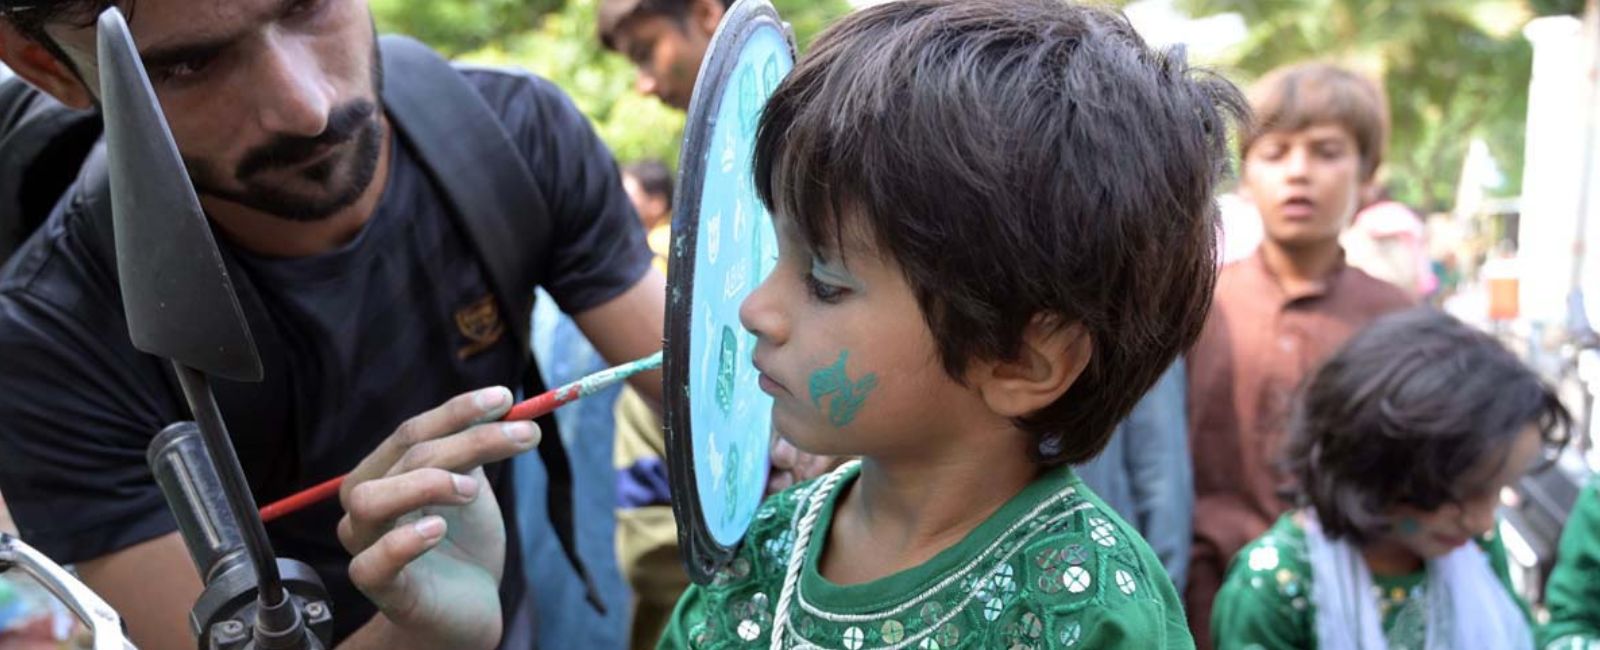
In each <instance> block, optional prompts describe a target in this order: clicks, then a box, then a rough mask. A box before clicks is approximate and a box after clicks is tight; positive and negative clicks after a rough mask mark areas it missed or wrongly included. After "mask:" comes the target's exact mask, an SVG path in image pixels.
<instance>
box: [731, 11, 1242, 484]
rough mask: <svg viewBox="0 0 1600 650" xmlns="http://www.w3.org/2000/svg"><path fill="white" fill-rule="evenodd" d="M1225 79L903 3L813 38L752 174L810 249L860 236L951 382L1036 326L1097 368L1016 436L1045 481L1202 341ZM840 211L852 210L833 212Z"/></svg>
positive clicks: (1227, 106)
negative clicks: (1075, 331)
mask: <svg viewBox="0 0 1600 650" xmlns="http://www.w3.org/2000/svg"><path fill="white" fill-rule="evenodd" d="M1245 112H1246V109H1245V107H1244V101H1243V98H1242V97H1241V96H1240V94H1239V92H1238V91H1237V90H1236V89H1235V88H1234V87H1233V86H1232V85H1231V84H1229V83H1228V82H1227V81H1225V80H1223V79H1221V78H1220V77H1217V76H1214V75H1210V74H1195V71H1194V70H1192V69H1191V68H1189V67H1188V66H1187V65H1186V64H1185V62H1184V57H1183V56H1182V54H1181V53H1177V52H1167V53H1157V52H1153V51H1151V50H1150V49H1149V48H1148V47H1146V46H1145V44H1144V42H1143V41H1142V40H1141V39H1140V37H1139V36H1138V34H1136V33H1135V32H1134V30H1133V28H1132V26H1130V25H1129V24H1128V21H1127V20H1126V19H1125V18H1123V17H1122V16H1121V15H1120V14H1118V13H1115V12H1113V11H1110V10H1106V9H1098V8H1091V7H1083V6H1077V5H1072V4H1068V3H1065V2H1062V1H1061V0H908V1H904V2H891V3H887V4H881V5H876V6H872V7H868V8H865V9H862V10H860V11H857V12H856V13H854V14H850V15H848V16H846V17H845V18H843V19H842V20H840V21H839V22H838V23H836V24H835V25H833V26H832V27H830V28H829V29H828V30H827V31H825V32H824V33H823V34H821V35H820V36H819V37H818V38H817V40H816V42H815V44H814V45H813V46H812V48H811V50H810V52H809V53H808V54H807V55H806V57H805V58H803V59H802V60H801V61H800V62H799V63H798V65H797V67H796V68H795V70H794V72H793V73H792V74H791V75H790V76H789V77H788V78H787V79H786V80H785V81H784V82H783V83H782V84H781V85H780V86H779V87H778V89H777V90H776V92H775V94H774V95H773V96H772V98H771V100H770V101H769V102H768V103H767V106H766V111H765V113H764V114H763V115H762V118H761V126H760V129H759V132H758V135H757V141H756V147H755V180H756V187H757V189H758V191H759V192H760V194H761V198H762V200H763V201H764V202H765V203H766V204H767V205H768V206H769V207H770V208H772V209H773V210H774V211H776V212H781V213H783V214H785V215H787V216H788V217H789V218H791V219H793V220H794V221H795V223H796V225H797V226H798V227H799V230H800V232H802V233H804V237H805V238H806V240H807V242H808V243H809V244H810V245H811V246H812V247H813V248H815V249H817V250H836V249H837V247H836V245H835V244H837V243H838V242H839V241H840V238H841V237H842V236H843V232H844V228H846V227H847V225H848V226H849V227H851V228H856V227H860V228H861V229H862V232H865V233H870V235H871V237H872V240H873V241H874V242H875V243H876V245H877V248H878V249H879V250H880V251H882V252H883V254H884V255H886V256H887V257H888V258H890V259H893V260H894V261H895V262H897V263H898V265H899V266H900V268H901V269H902V271H903V272H904V274H905V277H906V280H907V283H908V284H909V285H910V286H911V289H912V290H913V291H914V292H915V294H916V296H917V300H918V303H919V305H920V307H921V309H922V313H923V317H924V318H925V319H926V321H927V323H928V326H929V328H930V329H931V330H932V332H933V336H934V338H935V339H936V340H937V341H938V345H939V356H940V360H941V362H942V363H943V365H944V368H945V371H946V372H947V373H948V374H949V375H950V376H951V377H954V378H956V379H957V381H960V380H961V378H962V375H963V372H964V371H965V369H966V366H967V363H968V362H969V361H971V360H973V359H990V360H1002V359H1004V360H1010V359H1015V358H1017V356H1018V354H1019V353H1020V352H1021V349H1020V347H1021V343H1022V336H1023V333H1024V331H1025V329H1026V328H1027V327H1028V325H1029V323H1030V322H1032V321H1033V320H1034V319H1035V318H1036V317H1041V316H1042V317H1045V318H1047V319H1049V322H1051V323H1053V324H1055V325H1058V326H1064V325H1069V324H1072V323H1081V324H1082V326H1083V327H1084V328H1085V330H1086V331H1087V332H1088V333H1089V334H1090V336H1091V337H1092V342H1093V353H1092V356H1091V358H1090V360H1089V364H1088V366H1087V367H1086V368H1085V370H1084V372H1083V374H1082V375H1081V376H1080V377H1079V378H1078V380H1077V381H1076V382H1074V383H1073V384H1072V386H1071V387H1070V388H1068V389H1067V391H1066V393H1065V394H1064V395H1063V396H1062V397H1061V398H1060V399H1058V400H1057V401H1056V402H1055V403H1053V404H1051V405H1050V406H1048V407H1046V408H1044V409H1042V410H1040V411H1038V412H1036V413H1033V414H1031V415H1029V416H1027V417H1025V418H1022V419H1020V420H1019V421H1018V425H1019V426H1021V427H1022V428H1023V429H1024V430H1026V431H1028V432H1029V433H1030V434H1032V435H1033V436H1034V437H1035V440H1036V442H1037V443H1038V444H1037V445H1036V446H1035V450H1036V452H1035V460H1036V461H1038V462H1040V463H1042V464H1046V465H1055V464H1061V463H1078V462H1082V461H1085V460H1088V459H1090V458H1092V457H1094V455H1095V454H1097V453H1099V452H1100V450H1101V449H1102V448H1104V447H1105V444H1106V441H1107V440H1108V439H1109V437H1110V435H1111V431H1112V429H1113V428H1114V427H1115V425H1116V423H1117V422H1118V421H1120V420H1121V419H1122V418H1123V417H1124V416H1125V415H1126V414H1127V413H1128V411H1129V410H1131V409H1132V408H1133V405H1134V404H1135V403H1136V402H1137V401H1138V400H1139V398H1140V396H1141V395H1142V394H1143V393H1144V392H1145V391H1146V390H1147V389H1148V388H1149V387H1150V386H1151V385H1152V384H1153V383H1154V382H1155V380H1156V379H1157V377H1158V376H1159V375H1160V374H1161V372H1162V371H1163V370H1165V369H1166V368H1167V366H1168V365H1169V364H1171V363H1172V361H1173V359H1174V358H1176V357H1177V355H1178V354H1179V353H1180V352H1181V351H1182V350H1184V349H1186V348H1188V346H1189V345H1190V344H1191V343H1192V342H1193V340H1194V338H1195V337H1196V336H1197V335H1198V333H1199V331H1200V327H1201V325H1202V324H1203V323H1204V320H1205V313H1206V309H1207V307H1208V306H1209V305H1210V302H1211V285H1212V281H1213V279H1214V276H1215V273H1216V259H1215V257H1216V242H1215V236H1214V234H1215V231H1214V228H1215V220H1216V206H1215V202H1214V201H1213V197H1212V192H1213V189H1214V188H1215V187H1216V184H1217V182H1218V180H1219V178H1220V176H1221V175H1222V173H1223V171H1224V169H1225V167H1226V160H1227V156H1228V154H1227V140H1226V138H1227V126H1228V124H1227V123H1228V121H1229V119H1230V118H1232V119H1241V118H1242V117H1243V115H1244V114H1245ZM843 215H848V216H843Z"/></svg>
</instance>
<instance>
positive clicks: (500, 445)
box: [389, 420, 542, 476]
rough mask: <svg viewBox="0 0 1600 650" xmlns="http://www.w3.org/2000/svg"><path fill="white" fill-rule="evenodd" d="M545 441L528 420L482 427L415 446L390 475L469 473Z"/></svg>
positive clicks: (405, 454) (395, 465)
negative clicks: (442, 471)
mask: <svg viewBox="0 0 1600 650" xmlns="http://www.w3.org/2000/svg"><path fill="white" fill-rule="evenodd" d="M541 437H542V436H541V434H540V431H539V425H537V424H534V423H533V422H528V421H525V420H524V421H514V422H490V423H487V424H480V425H477V426H474V427H471V428H469V429H467V430H465V431H462V432H461V433H458V434H456V435H453V436H447V437H444V438H439V439H437V440H429V441H427V442H422V443H419V444H416V445H412V446H411V448H409V449H407V450H406V452H405V453H404V454H401V455H400V458H399V460H396V461H395V463H394V465H393V466H391V467H390V468H389V475H390V476H398V475H400V474H404V473H406V472H410V471H413V470H417V469H422V468H424V467H440V468H444V469H448V470H451V471H456V472H465V471H469V470H472V469H474V468H477V467H481V466H483V465H485V464H488V463H493V462H496V461H500V460H505V459H507V458H510V457H512V456H515V455H517V454H520V453H522V452H524V451H527V450H529V449H533V448H534V447H536V446H538V444H539V440H540V439H541Z"/></svg>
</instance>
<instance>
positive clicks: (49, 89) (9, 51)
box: [0, 20, 94, 110]
mask: <svg viewBox="0 0 1600 650" xmlns="http://www.w3.org/2000/svg"><path fill="white" fill-rule="evenodd" d="M0 61H4V62H5V64H6V66H7V67H9V68H11V71H12V72H15V73H17V76H19V77H22V78H23V79H24V80H26V81H27V82H28V83H30V84H33V86H34V87H35V88H38V89H40V90H43V91H45V92H46V93H49V94H50V95H51V96H52V97H55V98H56V101H59V102H61V103H62V104H65V105H66V106H68V107H70V108H76V109H80V110H81V109H86V108H89V107H90V106H93V105H94V96H93V95H90V94H89V90H88V89H87V88H84V86H83V82H81V81H79V80H78V75H77V74H76V73H74V72H73V71H72V69H70V68H68V67H67V64H66V63H64V62H62V61H60V60H58V59H57V58H56V57H55V55H54V54H51V53H50V50H48V49H45V47H44V46H43V45H40V44H39V42H38V41H35V40H33V37H31V36H28V35H27V34H24V33H23V32H22V30H19V29H17V27H16V25H13V24H11V21H8V20H0Z"/></svg>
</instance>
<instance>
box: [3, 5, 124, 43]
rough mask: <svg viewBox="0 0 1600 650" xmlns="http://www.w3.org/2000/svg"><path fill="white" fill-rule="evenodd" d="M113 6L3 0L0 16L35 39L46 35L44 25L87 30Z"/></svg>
mask: <svg viewBox="0 0 1600 650" xmlns="http://www.w3.org/2000/svg"><path fill="white" fill-rule="evenodd" d="M112 4H113V3H112V1H111V0H0V17H3V18H5V19H6V20H8V21H10V22H11V24H12V25H15V26H16V27H17V29H18V30H20V31H22V32H24V33H26V34H28V35H30V36H33V35H35V34H43V33H44V26H45V25H48V24H50V23H54V22H61V21H68V22H71V23H72V24H73V25H74V26H77V27H87V26H89V25H91V24H94V18H95V16H97V15H99V14H100V12H101V11H104V10H105V8H106V7H109V6H111V5H112ZM129 4H131V3H129Z"/></svg>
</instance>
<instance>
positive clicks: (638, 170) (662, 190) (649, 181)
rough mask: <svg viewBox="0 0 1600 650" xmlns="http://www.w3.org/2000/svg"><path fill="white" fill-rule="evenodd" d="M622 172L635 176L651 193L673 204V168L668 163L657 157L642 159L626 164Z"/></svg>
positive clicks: (647, 191)
mask: <svg viewBox="0 0 1600 650" xmlns="http://www.w3.org/2000/svg"><path fill="white" fill-rule="evenodd" d="M622 173H623V174H624V175H627V176H631V177H633V180H635V181H637V182H638V183H639V187H640V188H642V189H643V190H644V191H645V192H646V193H648V194H649V195H651V196H659V197H661V198H662V199H664V200H666V202H667V205H669V206H670V205H672V170H670V169H667V165H666V163H663V162H661V161H659V160H655V159H649V160H640V161H637V162H633V163H629V164H628V165H626V166H624V167H623V168H622Z"/></svg>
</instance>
